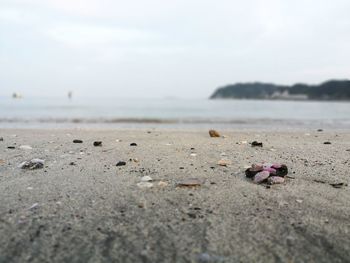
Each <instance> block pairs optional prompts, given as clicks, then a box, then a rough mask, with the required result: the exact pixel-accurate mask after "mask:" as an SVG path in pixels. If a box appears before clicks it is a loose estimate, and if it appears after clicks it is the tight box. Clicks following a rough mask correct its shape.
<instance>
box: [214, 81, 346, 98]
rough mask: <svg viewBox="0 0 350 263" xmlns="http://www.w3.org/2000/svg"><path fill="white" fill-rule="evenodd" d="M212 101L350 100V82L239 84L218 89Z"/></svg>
mask: <svg viewBox="0 0 350 263" xmlns="http://www.w3.org/2000/svg"><path fill="white" fill-rule="evenodd" d="M210 99H268V100H350V80H329V81H326V82H323V83H322V84H319V85H308V84H301V83H300V84H294V85H292V86H287V85H276V84H271V83H261V82H253V83H237V84H232V85H226V86H224V87H220V88H218V89H217V90H216V91H215V92H214V93H213V94H212V95H211V96H210Z"/></svg>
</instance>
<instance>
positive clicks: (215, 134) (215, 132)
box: [209, 130, 220, 138]
mask: <svg viewBox="0 0 350 263" xmlns="http://www.w3.org/2000/svg"><path fill="white" fill-rule="evenodd" d="M209 136H210V137H212V138H217V137H220V133H218V132H217V131H216V130H209Z"/></svg>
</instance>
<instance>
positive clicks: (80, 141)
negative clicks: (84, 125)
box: [73, 140, 83, 143]
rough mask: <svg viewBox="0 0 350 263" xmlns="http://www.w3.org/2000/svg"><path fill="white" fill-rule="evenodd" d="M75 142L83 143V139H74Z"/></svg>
mask: <svg viewBox="0 0 350 263" xmlns="http://www.w3.org/2000/svg"><path fill="white" fill-rule="evenodd" d="M73 143H83V141H82V140H73Z"/></svg>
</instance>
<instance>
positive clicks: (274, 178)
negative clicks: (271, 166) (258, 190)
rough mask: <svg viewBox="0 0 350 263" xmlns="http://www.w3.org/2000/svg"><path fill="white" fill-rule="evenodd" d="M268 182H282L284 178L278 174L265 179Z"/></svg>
mask: <svg viewBox="0 0 350 263" xmlns="http://www.w3.org/2000/svg"><path fill="white" fill-rule="evenodd" d="M267 183H268V184H271V185H272V184H283V183H284V178H283V177H280V176H271V177H269V178H268V179H267Z"/></svg>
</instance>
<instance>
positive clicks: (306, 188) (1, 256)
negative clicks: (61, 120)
mask: <svg viewBox="0 0 350 263" xmlns="http://www.w3.org/2000/svg"><path fill="white" fill-rule="evenodd" d="M220 133H221V135H224V137H221V138H211V137H209V135H208V131H207V130H201V131H198V130H197V131H170V130H152V129H150V130H141V129H140V130H121V129H116V130H112V129H110V130H98V129H90V130H89V129H84V130H79V129H69V130H63V129H57V130H53V129H52V130H49V129H37V130H26V129H19V130H13V129H1V130H0V138H1V137H2V138H3V140H2V141H0V149H1V150H0V199H1V202H0V262H1V263H2V262H350V220H349V218H350V190H349V186H347V184H349V183H350V179H349V178H350V177H349V175H350V173H349V170H350V161H349V159H350V134H349V133H348V132H345V131H339V132H337V131H327V130H325V131H317V130H307V131H296V132H273V131H270V132H259V131H255V132H254V131H244V132H242V131H238V130H236V131H229V130H227V131H220ZM77 139H79V140H82V141H83V142H82V143H73V140H77ZM255 140H256V141H259V142H262V143H263V147H252V146H251V145H250V144H249V143H250V142H252V141H255ZM94 141H102V146H98V147H95V146H94V145H93V142H94ZM325 142H329V143H330V144H324V143H325ZM131 143H136V144H137V145H136V146H130V144H131ZM8 147H10V148H8ZM11 147H12V148H11ZM13 147H14V148H13ZM33 158H40V159H43V160H45V163H44V167H43V168H41V169H35V170H27V169H21V168H19V167H18V166H19V165H20V164H21V163H22V162H24V161H27V160H31V159H33ZM219 160H225V161H227V163H228V165H227V166H220V165H218V164H217V163H218V161H219ZM118 162H125V165H121V166H116V164H117V163H118ZM260 162H279V163H283V164H286V165H287V166H288V168H289V174H288V175H289V176H290V177H289V178H287V179H286V182H285V183H284V184H282V185H272V186H271V187H266V185H257V184H254V183H253V182H252V181H251V180H249V179H247V178H246V177H245V175H244V171H245V169H246V168H247V167H248V166H249V165H251V164H253V163H260ZM144 176H149V177H151V178H152V180H153V181H152V182H147V183H144V184H140V182H141V178H142V177H144ZM186 178H196V179H198V180H199V181H200V182H201V185H200V186H197V187H178V186H177V185H178V183H179V182H181V181H182V180H184V179H186ZM341 183H343V185H341ZM332 184H338V185H332ZM150 186H152V187H150Z"/></svg>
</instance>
